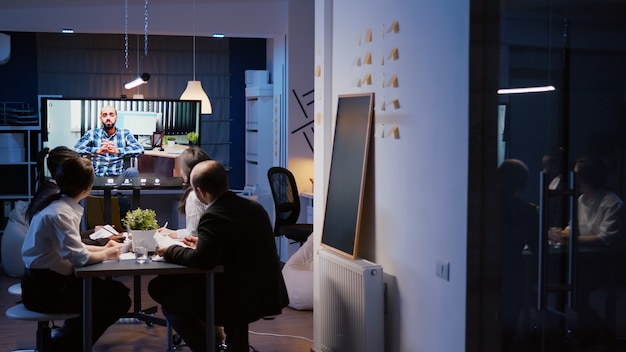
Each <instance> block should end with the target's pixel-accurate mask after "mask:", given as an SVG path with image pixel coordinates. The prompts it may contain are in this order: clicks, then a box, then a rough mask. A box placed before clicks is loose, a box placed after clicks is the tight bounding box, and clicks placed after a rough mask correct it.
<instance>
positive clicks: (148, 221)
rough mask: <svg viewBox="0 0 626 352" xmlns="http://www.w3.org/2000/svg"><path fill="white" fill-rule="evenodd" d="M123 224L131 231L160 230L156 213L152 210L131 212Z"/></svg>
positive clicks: (138, 209)
mask: <svg viewBox="0 0 626 352" xmlns="http://www.w3.org/2000/svg"><path fill="white" fill-rule="evenodd" d="M122 222H123V223H124V226H125V227H126V228H129V229H131V230H156V229H158V228H159V223H158V222H157V218H156V212H155V211H154V210H152V209H141V208H137V209H135V210H129V211H128V212H127V213H126V216H124V219H123V220H122Z"/></svg>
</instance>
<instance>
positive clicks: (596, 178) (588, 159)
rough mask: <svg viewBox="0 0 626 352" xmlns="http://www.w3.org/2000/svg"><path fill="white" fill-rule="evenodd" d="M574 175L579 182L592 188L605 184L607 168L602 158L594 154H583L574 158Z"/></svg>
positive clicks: (607, 173)
mask: <svg viewBox="0 0 626 352" xmlns="http://www.w3.org/2000/svg"><path fill="white" fill-rule="evenodd" d="M576 168H577V169H578V172H577V173H576V175H577V176H578V179H579V180H580V182H583V183H585V184H587V185H589V186H591V187H592V188H594V189H598V188H602V187H604V186H605V183H606V178H607V177H608V175H609V169H608V168H607V166H606V165H605V164H604V162H602V160H601V159H600V158H599V157H597V156H595V155H585V156H583V157H581V158H579V159H578V160H576Z"/></svg>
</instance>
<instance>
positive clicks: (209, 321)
mask: <svg viewBox="0 0 626 352" xmlns="http://www.w3.org/2000/svg"><path fill="white" fill-rule="evenodd" d="M206 293H207V295H206V297H207V298H206V300H207V302H206V312H205V314H206V326H207V330H208V331H207V334H206V338H207V341H206V345H207V351H209V352H215V317H214V314H213V313H214V309H213V308H214V305H215V297H214V292H213V273H212V272H209V273H207V274H206Z"/></svg>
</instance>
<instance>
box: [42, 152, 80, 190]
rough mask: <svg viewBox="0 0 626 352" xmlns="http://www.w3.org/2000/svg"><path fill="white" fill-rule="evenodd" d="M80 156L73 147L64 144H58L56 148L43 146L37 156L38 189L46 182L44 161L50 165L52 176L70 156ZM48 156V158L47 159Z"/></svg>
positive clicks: (49, 169)
mask: <svg viewBox="0 0 626 352" xmlns="http://www.w3.org/2000/svg"><path fill="white" fill-rule="evenodd" d="M73 156H78V154H77V153H76V152H75V151H73V150H72V149H70V148H68V147H64V146H58V147H56V148H53V149H50V148H47V147H46V148H43V149H42V150H41V151H40V152H39V155H38V156H37V189H39V188H40V187H41V185H43V183H44V182H46V173H45V170H44V162H46V165H47V166H48V171H49V172H50V175H51V176H54V174H55V173H56V172H57V168H58V167H59V165H61V163H62V162H63V161H64V160H65V159H67V158H70V157H73ZM46 157H47V160H46Z"/></svg>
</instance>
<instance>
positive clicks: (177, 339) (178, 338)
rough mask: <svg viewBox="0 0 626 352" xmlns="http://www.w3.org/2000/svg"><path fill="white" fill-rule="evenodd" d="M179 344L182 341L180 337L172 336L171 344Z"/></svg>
mask: <svg viewBox="0 0 626 352" xmlns="http://www.w3.org/2000/svg"><path fill="white" fill-rule="evenodd" d="M181 342H183V339H182V338H181V337H180V335H178V334H174V336H172V343H173V344H174V346H178V345H180V343H181Z"/></svg>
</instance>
